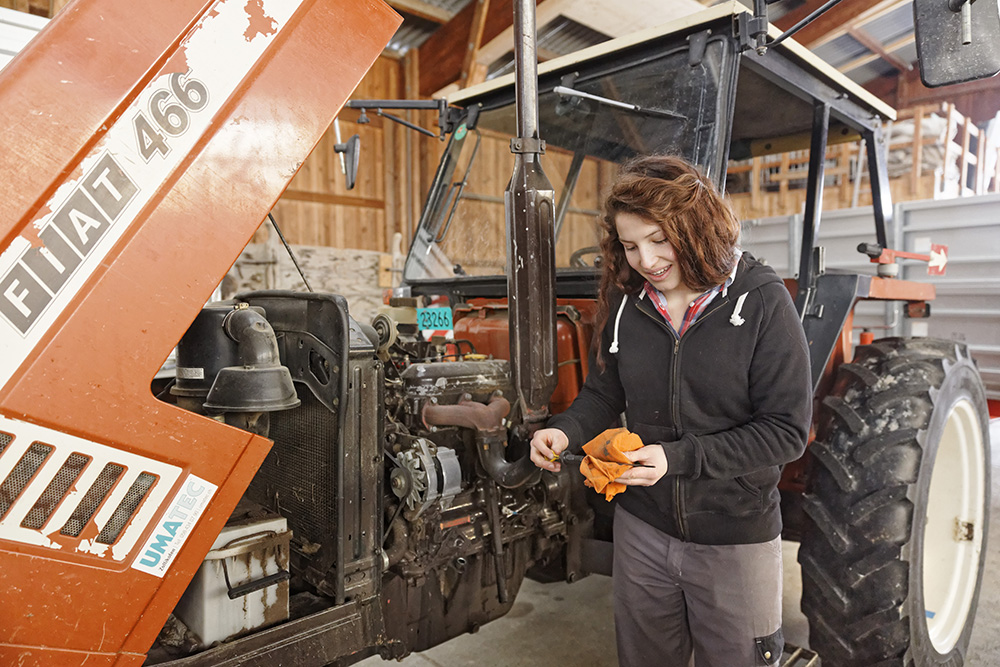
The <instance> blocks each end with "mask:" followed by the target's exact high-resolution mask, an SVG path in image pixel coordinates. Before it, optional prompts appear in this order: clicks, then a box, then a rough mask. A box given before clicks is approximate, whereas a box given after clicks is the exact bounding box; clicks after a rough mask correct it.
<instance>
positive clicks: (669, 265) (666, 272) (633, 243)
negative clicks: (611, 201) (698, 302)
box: [615, 213, 687, 294]
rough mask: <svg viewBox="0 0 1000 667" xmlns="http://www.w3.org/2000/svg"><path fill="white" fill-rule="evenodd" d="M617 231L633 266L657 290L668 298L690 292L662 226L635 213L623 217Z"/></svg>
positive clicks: (618, 219) (618, 216) (617, 216)
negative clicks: (675, 291)
mask: <svg viewBox="0 0 1000 667" xmlns="http://www.w3.org/2000/svg"><path fill="white" fill-rule="evenodd" d="M615 228H616V229H617V230H618V239H619V241H620V242H621V244H622V248H623V249H624V250H625V259H626V260H628V264H629V266H631V267H632V268H633V269H635V271H636V272H637V273H638V274H639V275H641V276H642V277H643V278H645V279H646V280H648V281H649V282H650V284H651V285H652V286H653V287H655V288H656V289H658V290H660V292H662V293H664V294H666V293H668V292H670V291H672V290H676V289H681V288H683V289H687V288H686V286H685V285H684V281H683V277H682V276H681V267H680V265H678V264H677V255H676V253H674V249H673V247H672V246H671V245H670V242H669V241H667V235H666V234H664V233H663V230H662V229H661V228H660V226H659V225H658V224H656V223H655V222H652V221H650V220H647V219H646V218H643V217H640V216H638V215H635V214H634V213H619V214H618V215H616V216H615Z"/></svg>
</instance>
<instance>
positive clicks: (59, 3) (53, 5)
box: [0, 0, 69, 18]
mask: <svg viewBox="0 0 1000 667" xmlns="http://www.w3.org/2000/svg"><path fill="white" fill-rule="evenodd" d="M68 4H69V0H0V7H6V8H7V9H14V10H16V11H19V12H27V13H29V14H34V15H35V16H44V17H46V18H51V17H53V16H55V15H56V12H58V11H59V10H60V9H62V8H63V7H65V6H66V5H68Z"/></svg>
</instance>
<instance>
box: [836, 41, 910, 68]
mask: <svg viewBox="0 0 1000 667" xmlns="http://www.w3.org/2000/svg"><path fill="white" fill-rule="evenodd" d="M916 39H917V38H916V36H915V35H913V33H910V34H909V35H904V36H903V37H900V38H899V39H897V40H896V41H895V42H893V43H892V44H886V45H885V50H886V51H888V52H889V53H895V52H896V51H899V50H900V49H901V48H903V47H904V46H907V45H909V44H912V43H913V42H915V41H916ZM878 59H879V55H878V54H877V53H866V54H865V55H863V56H858V57H857V58H855V59H854V60H851V61H849V62H847V63H845V64H843V65H841V66H840V67H838V68H837V69H839V70H840V71H841V72H843V73H844V74H847V73H848V72H850V71H851V70H853V69H857V68H858V67H861V66H862V65H867V64H868V63H870V62H872V61H873V60H878ZM910 69H913V67H912V66H911V67H910V68H908V70H907V71H909V70H910Z"/></svg>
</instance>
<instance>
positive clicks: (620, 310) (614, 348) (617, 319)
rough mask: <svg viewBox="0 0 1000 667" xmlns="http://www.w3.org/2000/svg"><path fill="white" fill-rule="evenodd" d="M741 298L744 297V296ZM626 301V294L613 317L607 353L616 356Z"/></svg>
mask: <svg viewBox="0 0 1000 667" xmlns="http://www.w3.org/2000/svg"><path fill="white" fill-rule="evenodd" d="M743 296H746V295H745V294H744V295H743ZM626 301H628V294H626V295H625V296H623V297H622V304H621V305H620V306H618V315H617V316H616V317H615V338H614V340H612V341H611V347H609V348H608V352H610V353H611V354H618V325H619V324H621V321H622V313H623V312H624V311H625V302H626Z"/></svg>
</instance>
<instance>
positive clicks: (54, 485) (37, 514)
mask: <svg viewBox="0 0 1000 667" xmlns="http://www.w3.org/2000/svg"><path fill="white" fill-rule="evenodd" d="M89 462H90V457H89V456H84V455H83V454H72V455H70V457H69V458H68V459H66V462H65V463H63V465H62V467H61V468H59V472H57V473H56V476H55V477H54V478H53V480H52V481H51V482H49V485H48V486H47V487H46V488H45V491H43V492H42V495H41V496H39V498H38V501H37V502H36V503H35V506H34V507H32V508H31V511H29V512H28V514H27V516H25V517H24V521H22V522H21V527H22V528H34V529H36V530H37V529H40V528H42V527H43V526H44V525H45V522H46V521H48V520H49V517H50V516H52V513H53V512H54V511H55V509H56V507H58V506H59V503H60V502H62V499H63V498H64V497H66V493H67V492H68V491H69V490H70V487H72V486H73V483H74V482H75V481H76V480H77V478H78V477H79V476H80V473H81V472H83V469H84V468H86V467H87V463H89Z"/></svg>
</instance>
